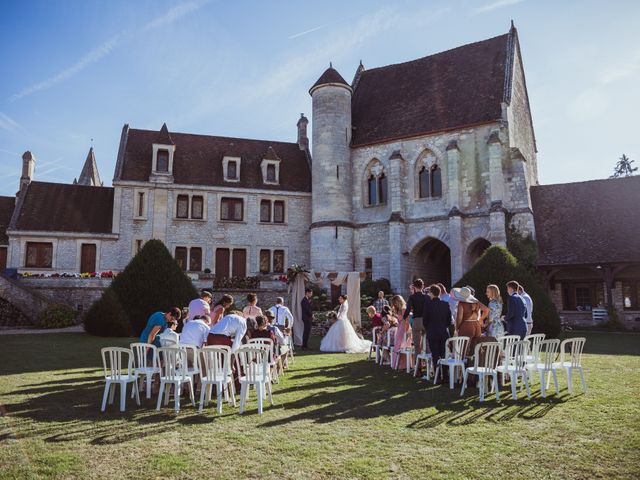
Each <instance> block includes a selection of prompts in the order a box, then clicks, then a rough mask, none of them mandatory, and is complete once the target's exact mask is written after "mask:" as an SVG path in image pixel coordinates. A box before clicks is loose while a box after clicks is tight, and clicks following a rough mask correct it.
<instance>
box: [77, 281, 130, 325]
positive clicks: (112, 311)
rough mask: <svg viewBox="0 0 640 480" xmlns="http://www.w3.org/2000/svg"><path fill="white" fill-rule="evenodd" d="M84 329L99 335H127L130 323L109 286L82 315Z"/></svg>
mask: <svg viewBox="0 0 640 480" xmlns="http://www.w3.org/2000/svg"><path fill="white" fill-rule="evenodd" d="M84 329H85V330H86V332H87V333H90V334H91V335H98V336H100V337H129V336H131V333H132V332H131V324H130V323H129V319H128V318H127V315H126V313H125V311H124V309H123V308H122V305H121V304H120V301H119V300H118V298H117V297H116V294H115V293H114V292H113V290H112V289H111V287H109V288H107V290H105V292H104V293H103V294H102V297H100V299H99V300H98V301H97V302H95V303H94V304H93V305H92V306H91V308H90V309H89V311H88V312H87V314H86V315H85V317H84Z"/></svg>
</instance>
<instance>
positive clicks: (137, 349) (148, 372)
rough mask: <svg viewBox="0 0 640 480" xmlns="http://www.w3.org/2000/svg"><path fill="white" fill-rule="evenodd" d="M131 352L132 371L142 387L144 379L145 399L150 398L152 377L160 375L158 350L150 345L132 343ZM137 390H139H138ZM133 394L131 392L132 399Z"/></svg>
mask: <svg viewBox="0 0 640 480" xmlns="http://www.w3.org/2000/svg"><path fill="white" fill-rule="evenodd" d="M129 347H130V348H131V351H132V352H133V371H134V373H135V374H136V375H137V376H138V379H139V380H140V382H139V385H138V387H139V386H140V385H142V382H143V380H144V379H146V380H147V385H146V387H147V398H151V382H152V381H153V376H154V375H156V374H157V375H160V361H159V360H158V349H157V348H156V346H155V345H153V344H151V343H140V342H138V343H132V344H131V345H129ZM138 389H139V388H138ZM133 395H134V392H133V391H132V392H131V397H133Z"/></svg>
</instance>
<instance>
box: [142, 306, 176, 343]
mask: <svg viewBox="0 0 640 480" xmlns="http://www.w3.org/2000/svg"><path fill="white" fill-rule="evenodd" d="M180 316H181V311H180V309H179V308H178V307H173V308H171V309H169V310H168V311H166V312H155V313H153V314H152V315H151V316H150V317H149V319H148V320H147V325H146V326H145V327H144V330H142V333H141V334H140V341H141V342H142V343H152V344H154V345H155V346H156V347H159V346H160V339H159V338H158V334H159V333H162V331H164V329H165V328H167V323H168V322H169V321H173V322H177V321H178V320H179V319H180Z"/></svg>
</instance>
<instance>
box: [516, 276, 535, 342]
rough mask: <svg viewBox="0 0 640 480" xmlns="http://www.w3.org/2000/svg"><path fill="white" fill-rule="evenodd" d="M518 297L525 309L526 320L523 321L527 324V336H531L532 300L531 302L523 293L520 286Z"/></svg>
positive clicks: (525, 293) (526, 294) (527, 295)
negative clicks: (520, 298)
mask: <svg viewBox="0 0 640 480" xmlns="http://www.w3.org/2000/svg"><path fill="white" fill-rule="evenodd" d="M518 295H520V296H521V297H522V299H523V300H524V304H525V306H526V307H527V318H526V319H525V320H526V322H527V335H531V330H533V300H531V297H530V296H529V294H528V293H527V292H525V291H524V288H523V287H522V285H520V286H519V287H518Z"/></svg>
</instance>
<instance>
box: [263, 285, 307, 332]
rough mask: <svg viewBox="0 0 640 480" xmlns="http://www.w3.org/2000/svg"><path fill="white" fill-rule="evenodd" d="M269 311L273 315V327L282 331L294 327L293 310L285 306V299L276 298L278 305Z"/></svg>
mask: <svg viewBox="0 0 640 480" xmlns="http://www.w3.org/2000/svg"><path fill="white" fill-rule="evenodd" d="M305 295H306V294H305ZM269 310H271V313H273V325H275V326H276V327H278V328H279V329H280V330H284V329H285V328H291V327H292V326H293V314H292V313H291V310H289V308H288V307H286V306H285V304H284V298H282V297H278V298H276V304H275V305H274V306H273V307H271V308H270V309H269Z"/></svg>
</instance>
